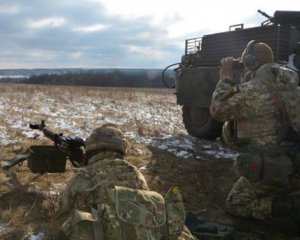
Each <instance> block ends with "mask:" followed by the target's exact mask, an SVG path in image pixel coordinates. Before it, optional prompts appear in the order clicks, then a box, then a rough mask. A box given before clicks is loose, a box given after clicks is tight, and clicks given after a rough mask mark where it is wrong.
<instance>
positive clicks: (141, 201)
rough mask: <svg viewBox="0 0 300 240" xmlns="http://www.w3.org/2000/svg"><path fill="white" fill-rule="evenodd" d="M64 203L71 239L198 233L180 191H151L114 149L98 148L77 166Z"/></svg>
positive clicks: (149, 238) (150, 238) (182, 239)
mask: <svg viewBox="0 0 300 240" xmlns="http://www.w3.org/2000/svg"><path fill="white" fill-rule="evenodd" d="M60 204H61V206H60V215H61V216H64V215H66V214H63V213H68V214H67V216H66V217H67V218H66V219H62V221H63V223H62V225H61V229H62V230H63V232H64V233H65V235H66V236H67V237H68V239H69V240H75V239H76V240H77V239H90V240H94V239H107V240H119V239H123V240H129V239H145V240H160V239H165V238H164V237H167V238H166V239H170V240H175V239H176V240H189V239H190V240H193V239H194V237H193V236H192V234H191V233H190V232H189V230H188V229H187V228H186V227H185V226H184V221H185V211H184V206H183V200H182V197H181V194H180V192H179V191H178V190H177V189H176V188H172V189H171V190H170V191H169V192H168V193H167V194H166V196H165V197H163V196H162V195H160V194H159V193H157V192H154V191H150V190H149V188H148V185H147V183H146V181H145V179H144V177H143V175H142V174H141V173H140V172H139V170H138V169H137V168H136V167H135V166H133V165H131V164H129V163H128V162H126V161H125V160H124V159H119V158H115V156H114V153H113V152H102V153H98V154H97V155H95V156H93V157H92V158H91V159H90V160H89V164H88V166H86V167H85V168H82V169H79V171H78V172H77V173H76V175H75V176H74V177H73V178H72V179H71V180H70V182H69V183H68V186H67V188H66V190H65V191H64V193H63V194H62V197H61V201H60ZM100 225H101V226H100ZM99 229H102V230H101V231H100V230H99ZM96 232H98V233H96Z"/></svg>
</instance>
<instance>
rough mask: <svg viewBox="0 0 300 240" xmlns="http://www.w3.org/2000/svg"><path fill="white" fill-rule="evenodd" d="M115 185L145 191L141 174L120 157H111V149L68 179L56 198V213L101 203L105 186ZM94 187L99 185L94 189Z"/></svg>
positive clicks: (145, 185) (145, 184)
mask: <svg viewBox="0 0 300 240" xmlns="http://www.w3.org/2000/svg"><path fill="white" fill-rule="evenodd" d="M99 159H101V160H99ZM96 181H97V182H96ZM115 185H117V186H124V187H130V188H134V189H141V190H149V188H148V185H147V183H146V180H145V178H144V176H143V175H142V174H141V173H140V171H138V169H137V168H136V167H135V166H133V165H131V164H129V163H128V162H126V161H125V160H124V159H119V158H115V157H114V152H101V153H99V154H97V155H95V156H94V157H92V158H91V159H90V160H89V164H88V166H86V167H85V168H81V169H79V170H78V172H77V173H76V174H75V176H74V177H73V178H72V179H71V180H70V181H69V183H68V185H67V187H66V189H65V191H64V192H63V194H62V196H61V199H60V212H65V211H69V210H71V209H73V208H76V209H79V210H89V207H93V206H94V205H95V204H97V203H99V202H102V203H105V202H107V199H106V197H107V196H106V195H107V194H105V191H106V189H108V188H113V187H114V186H115ZM98 186H101V187H100V188H98V189H97V191H94V190H95V189H96V188H97V187H98ZM102 191H103V192H102ZM95 192H97V195H95Z"/></svg>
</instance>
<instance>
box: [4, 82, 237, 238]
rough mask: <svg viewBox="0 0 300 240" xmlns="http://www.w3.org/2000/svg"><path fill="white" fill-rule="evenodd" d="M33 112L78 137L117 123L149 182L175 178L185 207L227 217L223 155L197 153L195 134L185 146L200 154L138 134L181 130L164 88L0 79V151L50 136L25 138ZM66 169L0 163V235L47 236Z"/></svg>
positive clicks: (157, 186)
mask: <svg viewBox="0 0 300 240" xmlns="http://www.w3.org/2000/svg"><path fill="white" fill-rule="evenodd" d="M41 119H45V120H46V124H47V125H48V126H49V128H50V129H51V130H54V131H57V132H63V133H64V134H66V135H68V134H73V135H79V136H81V137H84V138H85V137H87V136H88V135H89V134H90V132H91V131H92V130H93V129H94V128H95V127H98V126H99V125H102V124H103V123H107V122H114V123H116V124H118V125H119V126H120V128H121V130H123V132H124V133H125V136H127V138H128V141H129V151H128V156H127V158H126V159H127V160H128V161H129V162H130V163H132V164H134V165H135V166H137V167H139V168H140V167H142V169H143V170H142V172H143V174H144V175H145V178H146V180H147V181H148V184H149V186H150V188H151V189H152V190H156V191H158V192H160V193H162V194H164V193H166V191H167V190H168V188H169V187H170V186H174V185H178V186H179V187H180V188H181V190H182V194H183V197H184V200H185V206H186V209H187V211H193V212H194V213H196V214H198V215H199V216H202V217H209V218H212V219H218V220H219V221H222V222H225V223H232V219H231V218H230V217H229V216H228V215H226V214H224V210H223V203H224V198H225V196H226V194H227V192H228V191H229V189H230V187H231V185H232V183H233V182H234V180H235V179H236V178H237V174H236V173H235V172H234V171H233V170H232V167H231V166H232V162H231V161H228V160H224V159H215V158H213V157H211V156H209V155H207V154H205V153H204V152H203V151H202V147H201V146H202V145H204V144H207V143H206V142H203V141H199V142H197V144H196V145H195V149H193V151H194V152H195V153H197V154H198V155H201V157H202V159H204V160H203V161H196V160H195V159H194V158H189V159H183V158H180V157H176V156H175V155H174V154H170V153H168V152H166V151H163V150H161V149H158V148H156V147H153V146H150V145H149V144H147V143H146V142H145V141H142V139H144V138H146V139H149V138H152V137H157V136H161V135H162V134H165V135H174V136H181V135H183V136H185V135H186V132H185V130H184V127H183V124H182V119H181V111H180V108H179V107H178V106H177V105H176V99H175V96H174V94H173V93H172V92H171V91H169V90H158V89H119V88H98V87H95V88H92V87H70V86H45V85H16V84H0V144H1V151H0V159H10V158H11V157H13V156H14V155H15V154H18V153H22V152H24V151H25V150H26V149H27V148H28V147H30V146H31V145H45V144H48V145H49V144H52V143H51V142H50V141H49V140H47V139H45V138H44V137H42V136H41V134H40V136H35V137H33V139H31V138H28V133H29V131H30V130H28V123H29V122H31V121H40V120H41ZM1 133H2V134H1ZM162 141H163V140H162ZM178 147H180V146H178ZM73 174H74V172H73V169H72V167H71V166H70V165H68V167H67V170H66V172H65V173H63V174H45V175H42V176H37V175H36V174H33V173H31V172H30V170H29V169H28V168H27V166H26V163H25V162H24V164H23V165H20V166H15V167H14V168H12V169H11V172H10V174H7V175H5V174H4V172H3V171H0V239H4V240H6V239H28V236H30V234H32V233H38V232H40V231H41V232H43V233H45V237H44V239H51V236H50V235H51V234H50V233H51V231H53V228H52V225H51V224H52V223H53V222H54V219H55V215H56V213H57V210H58V198H59V194H60V193H61V191H63V189H64V188H65V186H66V183H67V181H68V179H69V178H70V177H71V176H72V175H73Z"/></svg>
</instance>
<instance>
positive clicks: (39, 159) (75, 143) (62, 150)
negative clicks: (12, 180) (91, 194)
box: [1, 120, 86, 173]
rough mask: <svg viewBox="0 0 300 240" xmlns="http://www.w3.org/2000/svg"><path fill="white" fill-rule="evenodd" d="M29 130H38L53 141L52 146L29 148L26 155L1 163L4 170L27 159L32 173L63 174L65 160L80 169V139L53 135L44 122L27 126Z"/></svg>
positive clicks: (82, 154) (82, 149)
mask: <svg viewBox="0 0 300 240" xmlns="http://www.w3.org/2000/svg"><path fill="white" fill-rule="evenodd" d="M29 127H30V128H31V129H38V130H40V131H42V132H43V133H44V135H45V136H46V137H47V138H49V139H50V140H52V141H53V143H54V146H31V147H30V148H29V149H28V150H27V151H26V153H24V154H20V155H17V156H15V157H14V158H12V159H10V160H9V161H7V162H1V167H2V168H3V169H5V170H8V169H9V168H11V167H13V166H15V165H16V164H18V163H21V162H23V161H25V160H26V159H28V167H29V168H30V170H31V171H32V172H34V173H45V172H51V173H57V172H64V171H65V165H66V159H68V160H70V161H71V163H72V165H73V166H74V167H76V168H77V167H82V166H84V165H86V163H85V157H84V155H85V142H84V140H83V139H82V138H80V137H65V136H63V134H62V133H59V134H57V133H54V132H52V131H50V130H49V129H47V128H46V125H45V121H44V120H42V121H41V123H40V124H29Z"/></svg>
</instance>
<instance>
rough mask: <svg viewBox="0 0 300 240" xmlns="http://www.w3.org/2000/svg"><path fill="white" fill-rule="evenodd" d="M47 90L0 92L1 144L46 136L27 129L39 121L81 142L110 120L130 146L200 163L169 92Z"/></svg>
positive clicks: (224, 153)
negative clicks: (82, 92) (119, 129)
mask: <svg viewBox="0 0 300 240" xmlns="http://www.w3.org/2000/svg"><path fill="white" fill-rule="evenodd" d="M48 91H49V92H48ZM48 91H47V89H46V90H45V91H42V90H40V91H35V92H34V94H31V93H27V92H26V91H24V90H23V91H22V90H20V91H15V92H14V93H13V95H12V96H5V94H4V93H3V95H2V94H1V93H0V110H1V111H0V123H1V126H0V144H1V145H3V146H5V145H9V144H12V145H14V144H19V143H20V142H22V140H23V139H24V138H27V139H36V138H44V136H43V134H42V133H41V132H39V131H38V130H32V129H30V128H29V123H30V122H39V121H40V120H41V119H45V120H46V127H48V128H49V129H50V130H53V131H55V132H57V133H63V134H64V135H65V136H66V135H71V136H80V137H82V138H83V139H85V138H86V137H87V136H88V135H89V134H90V133H91V132H92V130H93V129H94V128H96V127H98V126H100V125H102V124H104V123H108V122H110V123H115V124H117V125H119V126H120V127H121V128H122V127H123V132H124V135H125V137H126V138H128V139H129V140H131V141H132V142H134V143H137V144H145V145H150V146H154V147H157V148H159V149H161V150H164V151H167V152H169V153H171V154H174V155H175V156H177V157H180V158H183V159H187V158H194V159H203V157H202V156H199V155H198V154H197V151H195V144H197V145H199V144H200V143H199V141H200V140H199V139H195V138H193V137H191V136H189V135H187V133H186V130H185V128H184V126H183V123H182V117H181V109H180V107H179V106H177V105H176V99H175V96H174V95H173V94H172V93H167V94H165V95H164V94H157V93H155V94H152V95H151V93H150V94H149V93H148V92H142V91H140V92H139V91H132V92H130V93H126V94H127V95H126V94H125V93H122V92H121V91H117V92H116V93H114V92H112V91H111V92H109V91H104V90H99V92H96V93H94V94H96V96H90V95H89V94H82V95H78V94H77V95H76V96H74V94H73V92H72V88H70V90H69V89H68V88H65V89H64V92H61V93H59V94H57V93H52V92H51V88H50V89H49V90H48ZM28 94H30V95H28ZM97 94H98V95H99V96H97ZM114 94H117V95H119V96H114ZM122 94H125V95H124V96H122ZM139 129H140V130H141V131H142V132H140V131H139ZM143 132H145V133H143ZM149 132H150V134H148V133H149ZM201 148H202V150H203V151H204V152H206V153H207V154H209V155H212V156H214V157H216V158H221V157H222V158H231V159H236V157H237V155H238V154H237V153H234V152H232V151H229V150H228V149H224V148H220V147H219V148H217V147H212V146H211V144H210V143H207V142H205V143H203V144H202V145H201ZM140 154H141V155H142V154H143V153H142V152H141V153H140Z"/></svg>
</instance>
